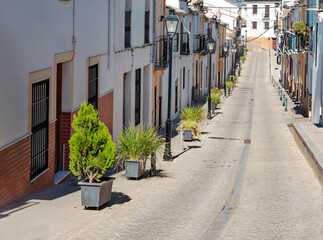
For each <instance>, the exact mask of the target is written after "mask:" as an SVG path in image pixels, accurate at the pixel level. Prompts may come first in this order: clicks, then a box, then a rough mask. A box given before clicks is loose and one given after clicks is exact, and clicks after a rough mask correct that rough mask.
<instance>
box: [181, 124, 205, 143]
mask: <svg viewBox="0 0 323 240" xmlns="http://www.w3.org/2000/svg"><path fill="white" fill-rule="evenodd" d="M180 125H182V126H183V130H184V132H183V134H184V135H183V136H184V141H192V140H193V136H195V137H197V138H199V137H200V135H201V131H200V130H199V127H198V123H197V122H196V121H193V120H191V119H185V120H181V121H180V123H179V126H180ZM177 131H179V127H177Z"/></svg>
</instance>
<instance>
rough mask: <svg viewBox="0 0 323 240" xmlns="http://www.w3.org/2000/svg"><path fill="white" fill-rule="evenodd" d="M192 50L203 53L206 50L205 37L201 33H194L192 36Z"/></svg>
mask: <svg viewBox="0 0 323 240" xmlns="http://www.w3.org/2000/svg"><path fill="white" fill-rule="evenodd" d="M193 52H194V53H201V54H202V53H204V52H206V37H205V35H203V34H198V35H195V36H194V38H193Z"/></svg>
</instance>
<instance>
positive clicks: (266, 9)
mask: <svg viewBox="0 0 323 240" xmlns="http://www.w3.org/2000/svg"><path fill="white" fill-rule="evenodd" d="M265 18H269V5H265Z"/></svg>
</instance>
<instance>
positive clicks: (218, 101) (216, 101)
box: [211, 93, 221, 104]
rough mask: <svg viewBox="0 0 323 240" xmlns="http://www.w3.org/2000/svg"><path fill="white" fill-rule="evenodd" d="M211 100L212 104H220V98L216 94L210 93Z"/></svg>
mask: <svg viewBox="0 0 323 240" xmlns="http://www.w3.org/2000/svg"><path fill="white" fill-rule="evenodd" d="M211 100H212V102H214V103H216V104H220V103H221V97H220V96H219V95H218V94H216V93H212V94H211Z"/></svg>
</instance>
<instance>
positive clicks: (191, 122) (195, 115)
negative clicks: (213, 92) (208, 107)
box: [177, 106, 205, 141]
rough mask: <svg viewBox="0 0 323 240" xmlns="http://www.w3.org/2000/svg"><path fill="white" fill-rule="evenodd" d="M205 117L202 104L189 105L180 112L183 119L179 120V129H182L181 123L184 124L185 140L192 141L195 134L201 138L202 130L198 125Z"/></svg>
mask: <svg viewBox="0 0 323 240" xmlns="http://www.w3.org/2000/svg"><path fill="white" fill-rule="evenodd" d="M204 117H205V116H204V110H203V107H202V106H188V107H186V108H184V109H183V111H182V112H181V114H180V118H181V121H180V122H179V125H178V127H177V131H179V130H180V125H182V126H183V130H184V141H191V140H192V139H193V136H195V137H197V138H199V136H200V134H201V132H200V130H199V128H198V126H199V123H200V121H202V120H203V118H204Z"/></svg>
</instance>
